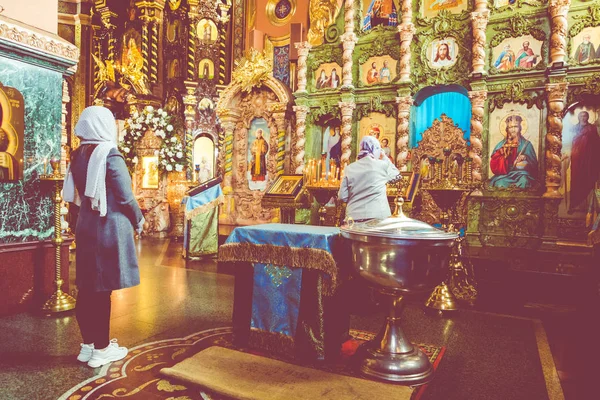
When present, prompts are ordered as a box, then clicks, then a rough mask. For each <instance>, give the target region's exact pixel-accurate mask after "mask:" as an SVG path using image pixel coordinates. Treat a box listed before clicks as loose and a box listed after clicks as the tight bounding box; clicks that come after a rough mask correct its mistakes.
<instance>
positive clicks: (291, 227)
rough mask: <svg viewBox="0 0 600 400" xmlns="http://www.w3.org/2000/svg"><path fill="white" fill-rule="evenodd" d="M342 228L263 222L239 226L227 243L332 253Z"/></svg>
mask: <svg viewBox="0 0 600 400" xmlns="http://www.w3.org/2000/svg"><path fill="white" fill-rule="evenodd" d="M339 233H340V228H335V227H329V226H314V225H295V224H262V225H251V226H241V227H237V228H235V229H234V230H233V232H231V234H230V235H229V237H228V238H227V241H226V242H225V243H252V244H270V245H272V246H287V247H303V248H313V249H320V250H325V251H328V252H330V253H331V251H332V250H331V249H332V246H333V242H334V240H335V239H336V238H337V237H338V235H339Z"/></svg>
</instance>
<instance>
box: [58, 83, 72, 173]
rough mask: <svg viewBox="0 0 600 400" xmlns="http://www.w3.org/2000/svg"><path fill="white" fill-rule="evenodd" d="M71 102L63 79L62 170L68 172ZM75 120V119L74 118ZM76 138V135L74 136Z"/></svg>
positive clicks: (66, 84)
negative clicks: (68, 123)
mask: <svg viewBox="0 0 600 400" xmlns="http://www.w3.org/2000/svg"><path fill="white" fill-rule="evenodd" d="M70 102H71V98H70V97H69V85H68V83H67V81H66V80H65V79H63V91H62V108H61V113H60V114H61V115H60V125H61V130H60V148H61V152H60V170H61V171H66V170H67V156H68V154H67V151H69V150H68V149H69V147H68V146H67V143H68V132H67V116H68V115H67V114H68V113H67V104H69V103H70ZM73 119H75V118H73ZM73 136H75V135H73Z"/></svg>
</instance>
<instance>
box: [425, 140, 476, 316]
mask: <svg viewBox="0 0 600 400" xmlns="http://www.w3.org/2000/svg"><path fill="white" fill-rule="evenodd" d="M443 153H444V159H436V160H435V164H434V163H430V164H432V166H433V168H434V171H432V173H431V175H430V176H432V177H434V179H432V180H430V181H429V182H428V183H427V184H424V185H423V189H424V190H426V191H427V192H428V193H429V194H430V195H431V197H432V199H433V201H434V202H435V203H436V205H437V206H438V207H439V208H440V210H441V212H440V222H441V223H442V229H444V230H446V231H448V232H451V231H452V232H458V229H457V228H456V226H455V225H454V224H452V221H453V216H454V215H455V214H456V208H457V206H458V204H459V202H460V200H461V199H462V198H463V197H464V196H465V195H466V194H467V193H468V192H469V191H471V190H472V189H473V188H474V186H473V176H472V165H471V162H472V159H471V158H469V157H464V158H463V157H462V156H461V155H459V154H454V155H452V154H451V151H450V149H444V151H443ZM451 163H455V164H456V169H454V170H453V168H451ZM463 166H464V167H465V168H463ZM463 172H464V173H463ZM463 241H464V238H462V237H460V236H459V238H458V239H456V242H455V245H454V247H453V249H452V253H451V254H450V262H449V271H448V272H449V273H448V277H447V279H446V280H445V281H444V282H442V283H441V284H440V285H438V286H437V287H436V288H435V289H434V291H433V292H432V294H431V296H430V297H429V299H428V300H427V302H426V303H425V305H426V306H427V307H430V308H434V309H436V310H441V311H446V310H456V309H458V302H457V300H458V301H460V302H465V303H468V304H471V305H472V304H473V303H474V302H475V300H476V298H477V289H476V284H475V280H474V278H473V276H472V274H471V273H469V271H468V270H467V268H466V267H465V266H464V264H463V261H462V258H463V250H462V244H463Z"/></svg>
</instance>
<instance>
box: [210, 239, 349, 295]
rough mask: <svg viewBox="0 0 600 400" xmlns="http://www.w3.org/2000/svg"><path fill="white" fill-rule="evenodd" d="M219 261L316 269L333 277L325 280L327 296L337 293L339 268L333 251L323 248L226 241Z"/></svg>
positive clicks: (222, 246)
mask: <svg viewBox="0 0 600 400" xmlns="http://www.w3.org/2000/svg"><path fill="white" fill-rule="evenodd" d="M219 261H247V262H258V263H265V264H268V263H270V264H273V265H285V266H286V267H294V268H306V269H316V270H319V271H323V272H324V273H326V274H327V275H329V276H330V277H331V282H328V281H327V280H325V281H324V282H323V292H324V294H325V295H326V296H331V295H333V294H334V293H335V289H336V287H337V284H338V268H337V265H336V263H335V260H334V259H333V256H332V255H331V253H329V252H328V251H325V250H321V249H310V248H308V249H307V248H301V247H297V248H296V247H286V246H275V245H272V244H252V243H225V244H223V245H221V246H220V247H219Z"/></svg>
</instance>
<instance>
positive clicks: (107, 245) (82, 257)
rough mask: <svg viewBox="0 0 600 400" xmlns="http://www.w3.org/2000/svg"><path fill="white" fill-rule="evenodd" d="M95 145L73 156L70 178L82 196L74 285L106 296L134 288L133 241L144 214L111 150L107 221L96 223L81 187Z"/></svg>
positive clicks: (136, 277) (124, 169)
mask: <svg viewBox="0 0 600 400" xmlns="http://www.w3.org/2000/svg"><path fill="white" fill-rule="evenodd" d="M94 148H95V145H82V146H80V147H79V148H78V149H77V150H75V151H74V152H73V154H72V155H71V172H72V174H73V180H74V182H75V187H76V188H77V191H78V192H79V194H80V196H81V199H82V200H81V201H82V203H81V208H80V210H79V216H78V218H77V226H76V228H75V239H76V243H77V251H76V255H77V259H76V273H77V276H76V283H77V286H78V288H79V289H80V290H91V291H108V290H116V289H123V288H127V287H131V286H136V285H138V284H139V283H140V273H139V269H138V261H137V255H136V249H135V242H134V238H133V231H134V226H137V224H138V223H139V222H140V221H141V220H142V212H141V211H140V208H139V206H138V204H137V201H136V200H135V197H134V196H133V192H132V190H131V177H130V176H129V171H128V170H127V166H126V165H125V160H124V159H123V156H122V155H121V153H119V151H118V150H117V149H112V150H111V151H110V153H109V154H108V157H107V159H106V202H107V211H106V216H104V217H100V213H99V212H98V211H94V210H92V208H91V202H90V199H89V198H88V197H85V196H84V195H83V194H84V193H85V181H86V176H87V168H88V162H89V159H90V156H91V155H92V152H93V150H94Z"/></svg>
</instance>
